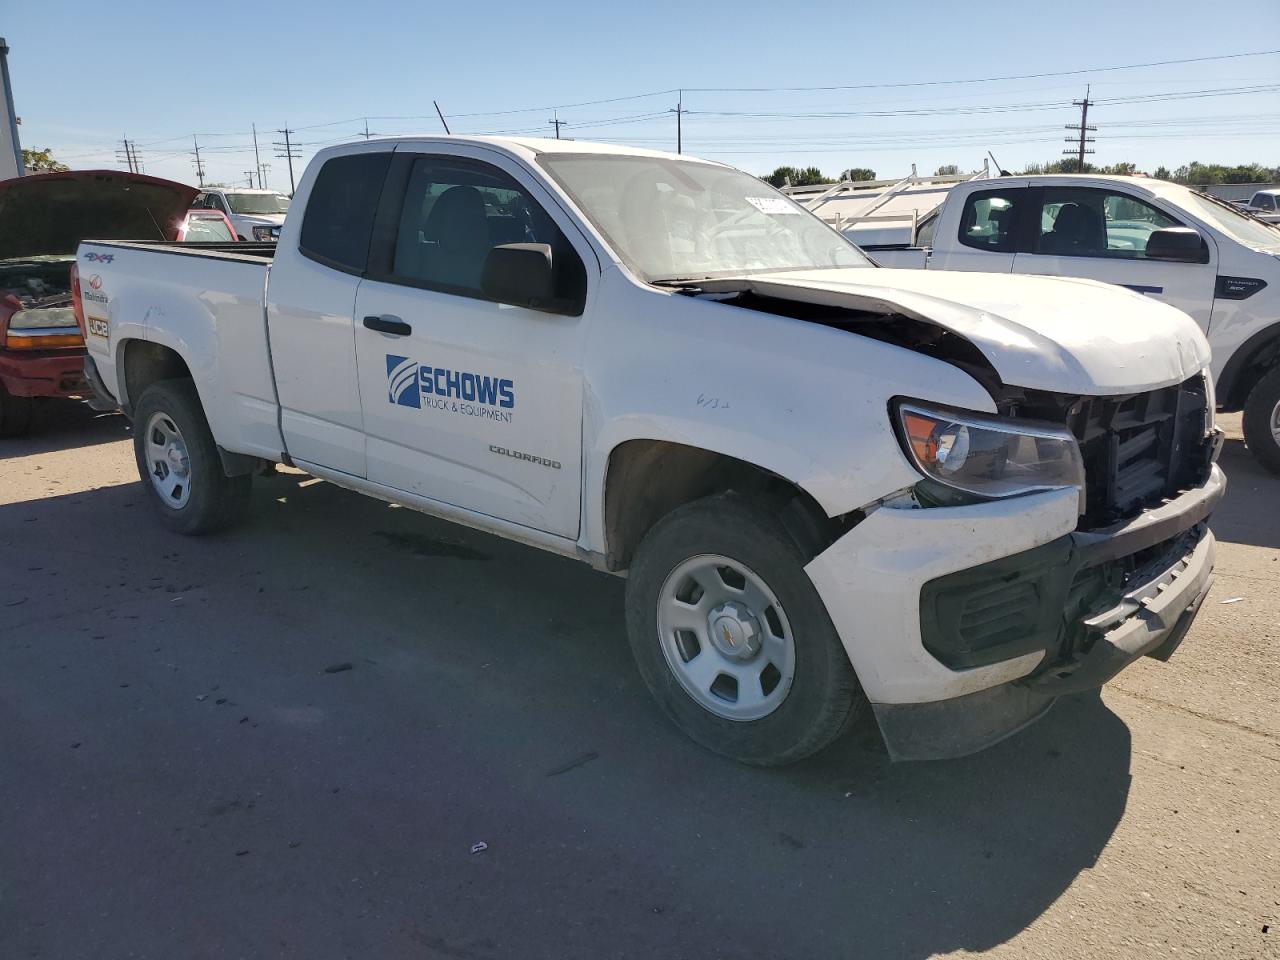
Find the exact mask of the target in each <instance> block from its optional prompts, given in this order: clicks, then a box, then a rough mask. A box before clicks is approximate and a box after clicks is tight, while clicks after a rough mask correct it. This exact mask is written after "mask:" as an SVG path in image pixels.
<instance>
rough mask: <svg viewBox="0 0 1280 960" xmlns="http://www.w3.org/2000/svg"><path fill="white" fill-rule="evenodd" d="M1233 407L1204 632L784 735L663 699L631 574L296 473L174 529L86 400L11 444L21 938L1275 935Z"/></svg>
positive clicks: (1252, 609)
mask: <svg viewBox="0 0 1280 960" xmlns="http://www.w3.org/2000/svg"><path fill="white" fill-rule="evenodd" d="M1227 426H1228V427H1229V428H1230V429H1231V430H1232V431H1233V433H1232V435H1233V438H1234V439H1233V440H1232V441H1231V442H1229V443H1228V445H1227V449H1226V451H1225V453H1224V455H1223V464H1224V467H1225V469H1226V470H1227V472H1228V475H1229V477H1230V483H1231V486H1230V490H1229V492H1228V495H1227V499H1226V501H1225V502H1224V504H1223V505H1222V507H1221V508H1220V509H1219V511H1218V514H1217V516H1216V518H1215V522H1214V529H1215V531H1216V533H1217V535H1218V537H1219V540H1220V545H1219V553H1218V579H1217V581H1216V583H1215V586H1214V588H1213V591H1212V593H1211V594H1210V597H1209V600H1208V601H1207V603H1206V604H1205V607H1204V611H1203V613H1202V614H1201V616H1200V618H1199V620H1198V621H1197V623H1196V625H1195V627H1194V628H1193V629H1192V631H1191V634H1190V636H1189V637H1188V639H1187V641H1186V642H1185V643H1184V644H1183V646H1182V648H1181V650H1180V651H1179V652H1178V654H1177V655H1176V656H1175V657H1174V658H1173V660H1172V661H1171V662H1170V663H1168V664H1160V663H1157V662H1155V661H1150V660H1147V661H1143V662H1141V663H1138V664H1136V665H1135V666H1133V667H1132V668H1131V669H1130V670H1128V671H1127V672H1126V673H1124V674H1122V675H1121V677H1120V678H1118V679H1117V680H1116V681H1115V682H1113V683H1112V684H1110V685H1109V686H1108V687H1107V688H1106V689H1105V691H1104V692H1103V694H1102V695H1101V697H1098V696H1089V697H1080V698H1074V699H1071V700H1066V701H1063V702H1061V703H1060V704H1059V705H1058V706H1056V707H1055V708H1054V710H1053V711H1051V712H1050V714H1049V715H1048V716H1047V717H1046V718H1045V719H1044V720H1043V721H1041V722H1040V723H1038V724H1036V725H1035V726H1033V727H1032V728H1031V729H1029V730H1027V731H1025V732H1024V733H1022V734H1020V735H1018V736H1017V737H1015V738H1013V739H1011V740H1009V741H1006V742H1005V743H1003V744H1001V745H999V746H997V747H995V748H993V749H991V750H988V751H986V752H985V753H982V754H980V755H978V756H975V757H971V758H968V759H964V760H957V761H948V762H940V763H928V764H907V765H893V764H890V763H889V761H888V759H887V758H886V756H885V753H884V750H883V747H882V746H881V745H880V744H879V743H878V742H877V740H876V738H875V736H874V734H873V733H871V732H870V731H863V732H861V733H859V734H857V735H855V736H853V737H852V738H850V739H848V740H846V741H843V742H841V743H840V744H837V745H836V746H835V747H834V748H832V749H830V750H828V751H827V752H825V753H824V754H822V755H821V756H819V757H816V758H814V759H813V760H811V761H809V762H806V763H804V764H802V765H799V766H797V767H793V768H789V769H786V770H782V771H759V770H752V769H746V768H743V767H740V766H737V765H735V764H733V763H730V762H727V761H723V760H721V759H719V758H717V757H714V756H712V755H709V754H707V753H705V752H704V751H702V750H701V749H699V748H698V747H696V746H694V745H692V744H691V743H689V742H688V741H686V740H685V739H684V738H683V737H682V736H681V735H680V734H679V733H677V732H676V731H675V730H674V729H673V728H671V727H670V726H669V725H668V724H667V723H666V722H665V720H664V719H663V718H662V717H661V716H660V715H659V714H658V712H657V710H656V708H655V707H654V706H652V704H651V703H650V701H649V698H648V695H647V693H646V692H645V690H644V689H643V687H642V685H641V683H640V681H639V679H638V677H637V675H636V673H635V670H634V668H633V667H632V665H631V662H630V658H629V653H628V651H627V645H626V639H625V636H624V634H623V630H622V625H621V621H622V584H621V581H619V580H617V579H615V578H612V577H608V576H605V575H602V574H598V573H594V572H592V571H591V570H589V569H587V568H586V567H584V566H581V565H579V564H576V563H574V562H571V561H569V560H564V559H560V558H556V557H551V556H548V555H545V554H542V553H539V552H537V551H535V550H532V549H528V548H525V547H521V546H518V545H516V544H512V543H509V542H506V541H502V540H498V539H495V538H493V537H489V536H486V535H484V534H479V533H474V532H470V531H466V530H463V529H461V528H458V527H454V526H451V525H449V524H446V523H443V522H439V521H436V520H432V519H430V518H426V517H423V516H420V515H417V514H414V513H412V512H410V511H408V510H404V509H397V508H394V507H389V506H387V505H385V504H381V503H377V502H375V501H372V500H369V499H366V498H362V497H360V496H358V495H356V494H352V493H348V492H344V491H342V490H339V489H337V488H335V487H333V486H331V485H329V484H326V483H322V482H320V481H316V480H312V479H309V478H307V477H306V476H304V475H302V474H299V473H294V472H286V473H281V474H280V475H278V476H276V477H274V478H271V479H268V480H265V481H261V482H259V483H258V484H257V485H256V488H255V493H254V504H253V515H252V519H251V521H250V522H249V523H247V524H245V525H244V526H242V527H240V528H238V529H237V530H235V531H233V532H230V533H227V534H223V535H219V536H216V537H210V538H205V539H202V540H189V539H183V538H180V537H176V536H173V535H170V534H168V533H166V532H164V531H163V530H162V529H161V528H160V527H159V525H158V524H157V523H156V522H155V521H154V520H153V518H152V517H151V516H150V514H149V512H148V511H149V507H148V505H147V503H146V502H145V500H144V498H143V495H142V490H141V488H140V487H139V485H138V484H137V482H136V474H135V470H134V465H133V459H132V452H131V448H130V445H129V442H128V439H127V430H126V424H125V422H124V421H123V420H122V419H121V418H120V417H116V416H105V417H93V416H91V415H90V414H89V412H88V411H87V410H86V409H85V408H79V407H64V408H60V409H59V408H52V407H51V408H49V409H48V410H47V411H46V412H45V415H44V418H43V422H42V423H41V425H40V429H39V431H38V432H37V433H36V434H35V435H33V436H32V437H31V438H29V439H25V440H21V441H16V442H13V441H8V442H5V444H4V446H3V447H2V448H0V456H3V459H0V570H2V571H3V573H4V576H3V577H0V657H2V658H3V670H2V671H0V957H3V958H11V957H12V958H18V957H54V958H75V957H112V958H122V957H153V958H176V957H182V958H204V957H209V958H227V957H305V958H327V957H353V958H368V957H441V958H465V960H489V958H495V960H496V958H515V957H520V958H532V957H548V958H578V957H581V958H604V957H641V958H659V957H661V958H677V957H689V958H699V960H705V958H716V957H724V958H738V957H741V958H747V957H751V958H774V957H778V958H782V957H785V958H822V960H828V958H837V957H870V958H881V957H893V958H897V957H902V958H923V957H932V956H951V957H965V956H972V955H976V954H981V955H983V956H990V957H998V958H1006V957H1034V958H1045V957H1053V958H1059V957H1061V958H1069V957H1107V958H1116V957H1125V958H1127V957H1161V958H1164V957H1168V956H1170V955H1177V956H1204V957H1211V958H1215V960H1217V958H1255V957H1280V930H1278V929H1277V926H1278V924H1280V826H1278V825H1280V711H1278V710H1277V694H1276V691H1277V689H1280V590H1277V583H1278V582H1280V566H1277V563H1278V558H1280V510H1277V507H1276V504H1277V494H1280V478H1276V477H1272V476H1270V475H1267V474H1265V473H1264V472H1262V471H1261V470H1260V469H1259V468H1257V467H1255V466H1254V464H1253V462H1252V460H1250V459H1249V457H1248V454H1247V452H1246V451H1245V450H1244V448H1243V445H1242V444H1241V442H1240V440H1239V430H1238V428H1239V422H1238V418H1229V419H1228V421H1227ZM1237 597H1238V598H1241V599H1240V600H1239V601H1238V602H1235V603H1224V601H1228V600H1232V599H1234V598H1237ZM481 843H483V844H487V848H485V849H482V850H479V851H478V852H475V850H476V845H478V844H481Z"/></svg>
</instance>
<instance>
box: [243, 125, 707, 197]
mask: <svg viewBox="0 0 1280 960" xmlns="http://www.w3.org/2000/svg"><path fill="white" fill-rule="evenodd" d="M423 141H427V142H431V143H457V144H473V145H476V146H486V147H497V148H499V149H503V150H506V151H508V152H510V153H515V154H519V155H521V156H524V157H525V158H526V159H532V158H534V157H536V156H538V155H539V154H544V153H595V154H606V155H613V156H628V157H662V158H665V159H668V160H688V161H691V162H694V163H710V164H716V166H723V164H718V163H716V161H714V160H704V159H703V158H701V157H693V156H690V155H689V154H687V153H685V154H677V153H667V152H665V151H662V150H648V149H645V148H644V147H630V146H626V145H624V144H617V143H598V142H596V141H594V140H556V139H554V138H553V137H490V136H481V135H472V134H444V133H424V134H418V135H413V134H400V135H397V136H394V137H373V138H371V139H369V140H359V141H355V142H357V143H410V142H414V143H420V142H423ZM349 146H351V144H350V143H347V144H339V145H338V146H336V147H326V148H325V149H324V150H322V151H320V153H329V152H335V153H340V152H342V150H343V148H345V147H349ZM246 192H247V191H246ZM266 192H268V193H270V192H274V191H266Z"/></svg>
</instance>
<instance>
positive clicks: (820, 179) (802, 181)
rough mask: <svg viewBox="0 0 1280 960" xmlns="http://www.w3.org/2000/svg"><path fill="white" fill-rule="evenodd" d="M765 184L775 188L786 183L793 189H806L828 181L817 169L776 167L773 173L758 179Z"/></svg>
mask: <svg viewBox="0 0 1280 960" xmlns="http://www.w3.org/2000/svg"><path fill="white" fill-rule="evenodd" d="M760 179H761V180H763V181H765V182H766V183H770V184H773V186H775V187H782V186H783V185H785V184H786V183H787V182H788V181H789V182H790V183H791V185H792V186H793V187H808V186H812V185H813V184H815V183H829V182H830V181H829V180H828V179H827V178H826V177H825V176H823V175H822V171H821V170H819V169H818V168H817V167H805V168H803V169H801V168H800V167H778V169H776V170H774V171H773V173H769V174H765V175H764V176H763V177H761V178H760Z"/></svg>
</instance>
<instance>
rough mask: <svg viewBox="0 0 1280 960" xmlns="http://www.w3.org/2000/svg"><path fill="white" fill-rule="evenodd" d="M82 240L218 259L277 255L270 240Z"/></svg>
mask: <svg viewBox="0 0 1280 960" xmlns="http://www.w3.org/2000/svg"><path fill="white" fill-rule="evenodd" d="M85 243H92V244H102V245H103V246H109V247H128V248H130V249H139V250H148V251H151V252H155V253H177V254H181V255H183V256H187V257H210V258H214V259H218V260H252V261H255V262H262V261H266V262H267V263H270V262H271V260H272V258H273V257H275V255H276V245H275V244H274V243H270V242H262V243H258V242H252V243H250V242H247V241H244V240H228V241H214V242H201V241H190V242H188V241H185V240H184V241H182V242H181V243H179V242H177V241H173V240H86V241H85Z"/></svg>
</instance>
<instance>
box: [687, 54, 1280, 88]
mask: <svg viewBox="0 0 1280 960" xmlns="http://www.w3.org/2000/svg"><path fill="white" fill-rule="evenodd" d="M1276 54H1280V50H1254V51H1250V52H1247V53H1223V54H1217V55H1215V56H1210V57H1185V58H1182V59H1178V60H1152V61H1151V62H1149V63H1126V64H1121V65H1119V66H1112V67H1083V68H1080V69H1076V70H1052V71H1047V72H1044V73H1020V74H1010V75H1009V76H1004V77H973V78H970V79H965V80H915V81H911V82H899V83H855V84H840V85H835V86H826V87H685V88H684V89H685V90H688V91H691V92H693V93H812V92H817V91H830V90H884V89H888V88H903V87H937V86H950V85H953V84H960V83H1000V82H1003V81H1007V80H1043V79H1045V78H1047V77H1078V76H1083V75H1084V74H1090V73H1113V72H1115V71H1117V70H1144V69H1147V68H1149V67H1169V66H1174V65H1178V64H1187V63H1210V62H1214V61H1219V60H1240V59H1242V58H1245V57H1270V56H1275V55H1276ZM668 92H670V91H668Z"/></svg>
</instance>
